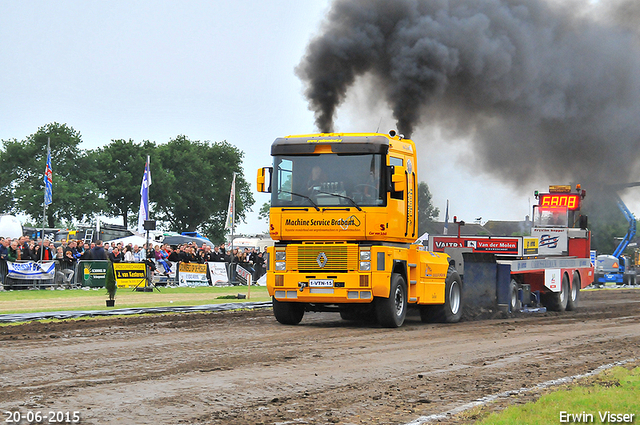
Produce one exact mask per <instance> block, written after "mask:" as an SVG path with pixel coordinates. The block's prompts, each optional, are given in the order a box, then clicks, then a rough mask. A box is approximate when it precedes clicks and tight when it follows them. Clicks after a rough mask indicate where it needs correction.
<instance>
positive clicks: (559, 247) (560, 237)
mask: <svg viewBox="0 0 640 425" xmlns="http://www.w3.org/2000/svg"><path fill="white" fill-rule="evenodd" d="M531 236H533V237H536V238H538V241H539V242H538V254H539V255H567V250H568V248H567V240H568V237H567V228H566V227H563V228H554V227H549V228H539V227H534V228H533V229H531Z"/></svg>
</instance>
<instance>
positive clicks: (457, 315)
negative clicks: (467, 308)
mask: <svg viewBox="0 0 640 425" xmlns="http://www.w3.org/2000/svg"><path fill="white" fill-rule="evenodd" d="M462 310H463V298H462V280H461V279H460V275H458V272H457V271H456V269H454V268H453V267H449V270H448V271H447V280H446V281H445V285H444V304H441V305H425V306H421V307H420V318H421V319H422V321H423V322H434V321H435V322H446V323H456V322H459V321H460V319H461V318H462Z"/></svg>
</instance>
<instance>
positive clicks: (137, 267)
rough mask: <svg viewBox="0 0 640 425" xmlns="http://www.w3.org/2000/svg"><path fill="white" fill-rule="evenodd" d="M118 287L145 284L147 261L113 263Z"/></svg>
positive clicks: (133, 286)
mask: <svg viewBox="0 0 640 425" xmlns="http://www.w3.org/2000/svg"><path fill="white" fill-rule="evenodd" d="M113 272H114V273H115V275H116V285H118V288H135V287H136V286H145V284H146V279H147V265H146V264H145V263H113Z"/></svg>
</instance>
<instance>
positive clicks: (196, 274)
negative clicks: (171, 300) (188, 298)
mask: <svg viewBox="0 0 640 425" xmlns="http://www.w3.org/2000/svg"><path fill="white" fill-rule="evenodd" d="M178 284H179V285H180V286H209V280H208V279H207V265H206V264H197V263H180V265H179V269H178Z"/></svg>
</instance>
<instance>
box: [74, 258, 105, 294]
mask: <svg viewBox="0 0 640 425" xmlns="http://www.w3.org/2000/svg"><path fill="white" fill-rule="evenodd" d="M107 264H109V262H108V261H103V260H97V261H80V262H79V263H78V275H77V276H78V282H79V283H81V284H82V286H87V287H89V288H102V287H103V286H104V280H105V277H106V275H107Z"/></svg>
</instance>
